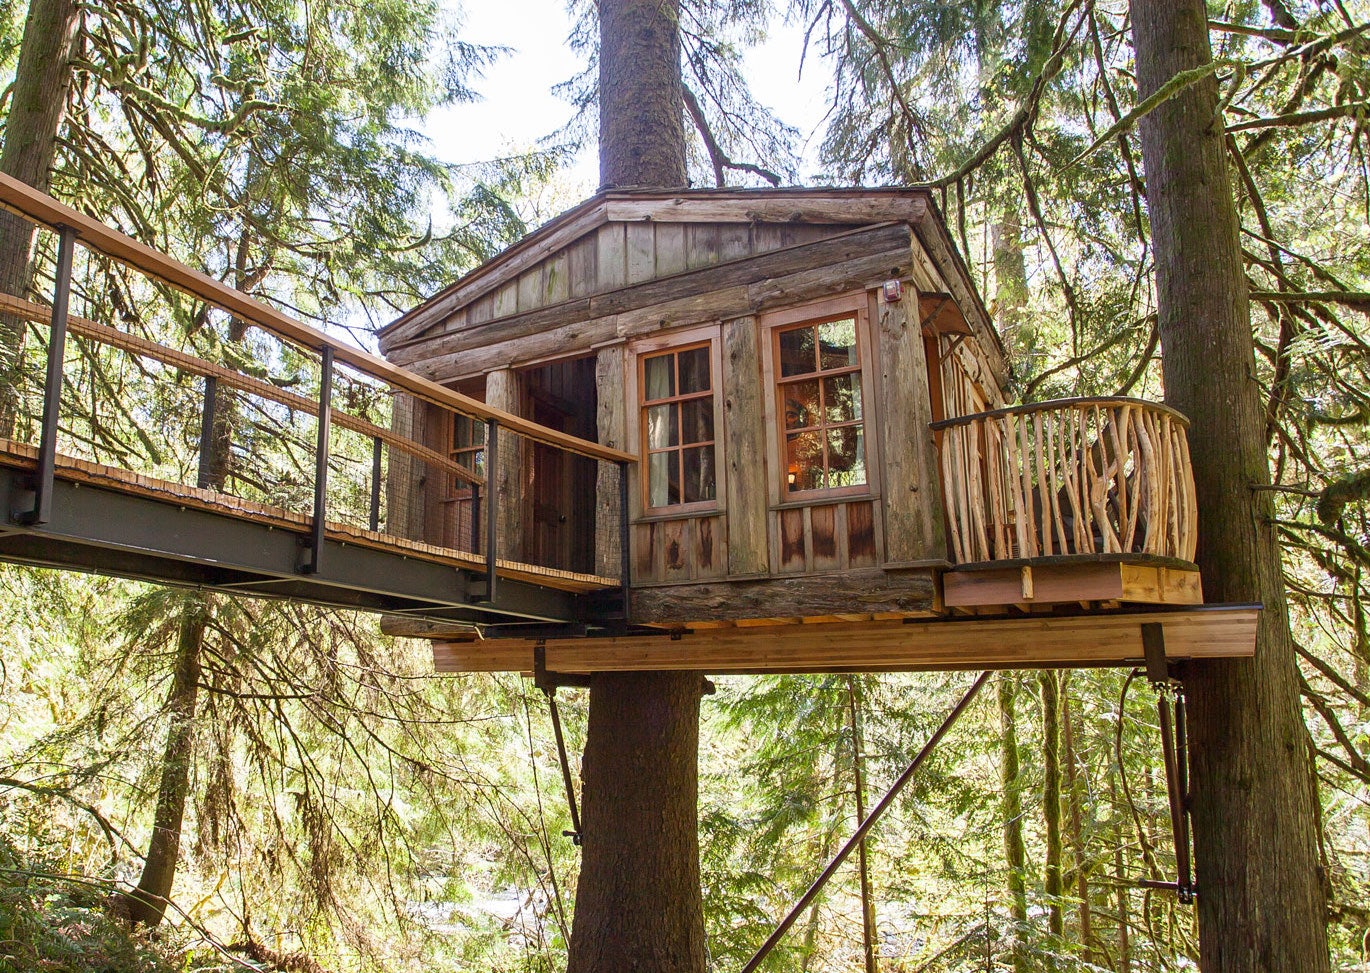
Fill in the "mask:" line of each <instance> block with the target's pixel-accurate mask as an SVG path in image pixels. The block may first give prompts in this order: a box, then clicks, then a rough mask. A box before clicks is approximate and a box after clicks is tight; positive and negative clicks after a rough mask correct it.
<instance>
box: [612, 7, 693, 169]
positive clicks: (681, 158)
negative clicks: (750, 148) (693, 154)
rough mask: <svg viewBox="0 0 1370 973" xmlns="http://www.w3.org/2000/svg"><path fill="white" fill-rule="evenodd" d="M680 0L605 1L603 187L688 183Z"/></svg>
mask: <svg viewBox="0 0 1370 973" xmlns="http://www.w3.org/2000/svg"><path fill="white" fill-rule="evenodd" d="M679 17H680V3H679V0H601V2H600V4H599V181H600V183H601V187H600V188H602V189H609V188H618V189H623V188H625V187H627V186H648V187H651V188H653V189H673V188H676V187H680V186H684V185H685V120H684V114H683V109H682V104H683V102H682V98H681V84H680V24H679Z"/></svg>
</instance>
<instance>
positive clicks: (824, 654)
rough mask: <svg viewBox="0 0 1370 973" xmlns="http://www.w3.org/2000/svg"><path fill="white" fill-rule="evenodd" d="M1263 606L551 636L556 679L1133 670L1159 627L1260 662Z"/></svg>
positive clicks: (447, 651)
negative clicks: (636, 674)
mask: <svg viewBox="0 0 1370 973" xmlns="http://www.w3.org/2000/svg"><path fill="white" fill-rule="evenodd" d="M1259 615H1260V610H1259V609H1258V608H1253V607H1249V606H1231V607H1229V606H1224V607H1222V608H1220V609H1203V610H1198V611H1166V612H1144V613H1136V612H1120V613H1109V614H1104V613H1096V614H1092V615H1076V616H1045V615H1041V616H1031V617H1024V618H961V619H916V620H913V621H910V622H901V621H869V622H857V623H842V622H831V623H822V624H813V625H783V626H770V627H767V626H761V627H749V628H723V629H708V630H704V631H700V632H693V633H691V632H687V633H685V634H683V635H682V636H681V637H680V638H679V639H667V638H642V637H637V638H617V639H554V640H549V641H548V642H547V667H548V668H549V669H551V670H553V671H556V672H594V671H600V670H605V669H618V670H624V669H644V670H651V669H684V668H691V669H697V670H701V671H704V672H712V673H727V672H860V671H875V672H917V671H947V670H957V669H1031V668H1055V667H1078V666H1135V665H1139V664H1140V663H1141V661H1142V655H1143V653H1142V639H1141V627H1142V625H1143V624H1144V623H1147V622H1159V623H1160V624H1161V625H1162V628H1163V631H1164V634H1165V650H1166V657H1167V658H1168V659H1173V660H1177V661H1178V660H1182V659H1224V658H1242V657H1249V656H1251V654H1252V652H1253V651H1254V647H1255V635H1256V624H1257V618H1258V616H1259ZM433 661H434V665H435V667H436V668H437V670H438V671H439V672H477V671H483V672H501V671H514V672H519V671H522V672H527V671H529V670H531V668H532V662H533V646H532V643H531V642H528V641H521V640H515V639H508V640H494V641H488V642H481V643H441V642H437V643H434V646H433Z"/></svg>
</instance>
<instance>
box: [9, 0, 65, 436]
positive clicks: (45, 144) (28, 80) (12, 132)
mask: <svg viewBox="0 0 1370 973" xmlns="http://www.w3.org/2000/svg"><path fill="white" fill-rule="evenodd" d="M79 10H80V8H79V5H78V4H77V3H76V0H31V2H30V3H29V10H28V17H27V18H26V19H25V21H24V37H23V40H22V41H21V42H20V45H19V62H18V64H17V66H16V67H15V73H14V86H13V89H12V91H11V94H10V105H9V114H8V116H7V117H6V119H5V144H4V147H3V149H0V172H3V173H5V175H7V176H13V177H14V178H15V179H18V180H19V181H20V182H23V183H27V184H28V185H30V186H32V187H33V188H34V189H37V190H39V191H40V192H47V191H48V187H49V186H50V184H51V178H52V162H53V158H54V157H55V155H56V151H57V133H58V132H59V131H60V130H61V127H62V119H63V118H64V117H65V114H66V107H67V92H68V91H69V90H70V88H71V53H72V45H73V44H74V43H75V38H76V25H77V22H78V16H79ZM36 232H37V230H36V227H35V226H34V225H33V224H32V223H30V222H29V221H28V220H26V219H24V218H23V217H20V216H15V215H14V214H12V213H9V212H0V292H3V293H6V294H12V295H14V296H16V297H24V298H27V297H28V296H29V293H28V291H29V286H30V282H31V281H30V279H31V277H32V275H33V267H32V257H33V243H34V238H35V235H36ZM25 328H26V325H25V323H24V322H23V321H21V320H19V319H18V318H16V317H13V316H12V315H0V435H3V436H9V435H10V433H11V431H12V430H13V428H14V420H15V408H16V404H17V394H18V382H19V376H20V360H21V353H22V351H23V345H24V332H25Z"/></svg>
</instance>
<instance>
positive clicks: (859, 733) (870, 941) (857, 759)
mask: <svg viewBox="0 0 1370 973" xmlns="http://www.w3.org/2000/svg"><path fill="white" fill-rule="evenodd" d="M847 707H848V709H849V711H850V713H851V760H852V790H853V792H854V794H855V797H856V827H858V828H859V827H860V826H861V822H862V821H864V820H866V779H865V773H864V770H863V768H862V766H861V764H862V761H863V759H864V756H863V755H864V753H865V750H866V746H865V742H864V741H865V733H864V732H863V730H862V721H861V703H860V698H859V694H858V692H857V686H856V677H855V676H850V675H849V676H847ZM853 830H855V829H853ZM856 854H857V863H856V864H857V876H858V877H859V878H860V880H861V945H862V947H863V949H864V953H865V958H866V973H876V970H877V962H876V953H875V942H876V928H875V899H874V897H873V896H872V895H871V875H870V862H869V860H868V858H867V848H866V839H865V838H862V839H861V843H860V844H859V845H857V846H856Z"/></svg>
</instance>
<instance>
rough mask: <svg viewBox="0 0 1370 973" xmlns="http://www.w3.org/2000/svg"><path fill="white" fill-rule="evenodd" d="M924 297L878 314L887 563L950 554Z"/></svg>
mask: <svg viewBox="0 0 1370 973" xmlns="http://www.w3.org/2000/svg"><path fill="white" fill-rule="evenodd" d="M916 311H917V295H916V294H912V293H909V294H906V295H905V296H904V298H903V300H901V301H898V302H896V303H890V302H888V301H886V300H884V299H883V298H880V299H878V300H877V306H876V315H877V321H876V328H875V333H876V341H877V343H878V348H877V353H878V355H879V359H878V367H879V382H880V398H879V402H880V407H879V410H878V416H879V418H878V421H879V423H880V432H881V435H880V448H881V451H882V458H883V464H884V469H883V476H882V483H883V486H884V497H883V500H884V521H885V557H886V558H888V559H889V560H891V561H922V560H927V559H929V558H940V557H944V556H945V554H946V546H947V542H946V535H945V533H944V527H943V521H942V516H941V511H942V493H941V485H940V483H939V482H938V481H939V477H938V465H937V455H936V451H935V447H934V445H933V440H932V430H931V423H932V402H931V392H930V390H929V386H928V362H927V359H926V357H925V356H924V350H923V332H922V329H921V328H920V327H919V325H918V322H917V320H916V319H915V318H914V317H913V315H914V314H915V313H916Z"/></svg>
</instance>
